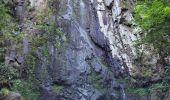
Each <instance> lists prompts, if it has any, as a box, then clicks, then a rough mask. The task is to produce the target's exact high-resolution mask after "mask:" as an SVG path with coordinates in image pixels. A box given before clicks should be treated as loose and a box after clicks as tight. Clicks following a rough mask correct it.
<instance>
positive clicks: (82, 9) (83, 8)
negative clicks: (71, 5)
mask: <svg viewBox="0 0 170 100" xmlns="http://www.w3.org/2000/svg"><path fill="white" fill-rule="evenodd" d="M85 12H86V11H85V4H84V2H83V1H82V0H80V22H81V24H82V25H83V24H84V19H85V18H84V17H85Z"/></svg>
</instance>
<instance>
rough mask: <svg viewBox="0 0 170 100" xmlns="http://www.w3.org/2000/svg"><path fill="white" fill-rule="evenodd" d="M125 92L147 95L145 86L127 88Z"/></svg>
mask: <svg viewBox="0 0 170 100" xmlns="http://www.w3.org/2000/svg"><path fill="white" fill-rule="evenodd" d="M127 92H128V93H132V94H136V95H139V96H144V95H147V94H148V93H149V92H148V89H147V88H128V89H127Z"/></svg>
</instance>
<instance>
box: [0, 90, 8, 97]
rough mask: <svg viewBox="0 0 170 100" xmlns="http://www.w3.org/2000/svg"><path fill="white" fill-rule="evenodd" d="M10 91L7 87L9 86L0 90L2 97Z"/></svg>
mask: <svg viewBox="0 0 170 100" xmlns="http://www.w3.org/2000/svg"><path fill="white" fill-rule="evenodd" d="M9 93H10V91H9V90H8V89H7V88H2V89H1V90H0V97H1V96H6V95H8V94H9Z"/></svg>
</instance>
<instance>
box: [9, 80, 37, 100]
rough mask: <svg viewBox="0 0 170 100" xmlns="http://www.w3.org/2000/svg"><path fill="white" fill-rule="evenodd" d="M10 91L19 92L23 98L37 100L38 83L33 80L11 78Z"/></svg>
mask: <svg viewBox="0 0 170 100" xmlns="http://www.w3.org/2000/svg"><path fill="white" fill-rule="evenodd" d="M12 83H13V86H12V89H11V90H12V91H14V92H19V93H21V94H22V96H23V97H24V100H38V97H39V92H38V88H39V87H38V85H37V84H35V80H27V81H25V80H20V79H18V80H13V81H12Z"/></svg>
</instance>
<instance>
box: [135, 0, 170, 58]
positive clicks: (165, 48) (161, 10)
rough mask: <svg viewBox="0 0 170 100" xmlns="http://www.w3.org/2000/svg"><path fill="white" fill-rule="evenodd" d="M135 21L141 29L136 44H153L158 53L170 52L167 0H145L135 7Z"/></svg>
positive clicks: (169, 5) (169, 14)
mask: <svg viewBox="0 0 170 100" xmlns="http://www.w3.org/2000/svg"><path fill="white" fill-rule="evenodd" d="M134 11H135V22H136V23H137V25H138V26H139V28H140V29H141V30H140V32H139V33H142V34H141V35H140V36H141V37H140V39H139V40H137V45H138V46H141V45H149V46H153V47H154V48H155V49H156V50H157V52H158V53H159V55H160V56H161V57H162V58H163V57H167V56H168V55H169V54H170V41H169V35H170V34H169V31H170V25H169V24H170V3H169V2H168V0H145V1H140V2H138V3H137V5H136V7H135V10H134ZM162 58H161V59H162Z"/></svg>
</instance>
